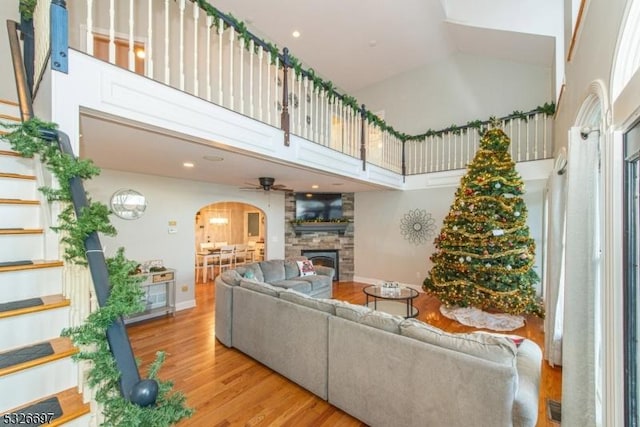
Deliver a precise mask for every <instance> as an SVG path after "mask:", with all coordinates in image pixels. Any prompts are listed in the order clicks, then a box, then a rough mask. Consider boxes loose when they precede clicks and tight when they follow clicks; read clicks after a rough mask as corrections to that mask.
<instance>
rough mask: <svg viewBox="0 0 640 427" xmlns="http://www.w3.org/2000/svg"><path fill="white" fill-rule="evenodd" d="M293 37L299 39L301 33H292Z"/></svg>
mask: <svg viewBox="0 0 640 427" xmlns="http://www.w3.org/2000/svg"><path fill="white" fill-rule="evenodd" d="M291 35H292V36H293V37H294V38H296V39H297V38H298V37H300V31H298V30H295V31H294V32H293V33H291Z"/></svg>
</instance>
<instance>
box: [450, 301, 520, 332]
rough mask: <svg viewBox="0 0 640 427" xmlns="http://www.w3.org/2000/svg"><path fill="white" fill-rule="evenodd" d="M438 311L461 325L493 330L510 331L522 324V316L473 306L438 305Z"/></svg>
mask: <svg viewBox="0 0 640 427" xmlns="http://www.w3.org/2000/svg"><path fill="white" fill-rule="evenodd" d="M440 313H442V314H443V315H444V316H445V317H448V318H449V319H453V320H457V321H458V322H460V323H462V324H463V325H467V326H474V327H476V328H484V329H491V330H493V331H512V330H514V329H518V328H521V327H523V326H524V317H522V316H514V315H511V314H503V313H487V312H486V311H482V310H480V309H479V308H475V307H456V306H453V307H447V306H445V305H444V304H442V305H441V306H440Z"/></svg>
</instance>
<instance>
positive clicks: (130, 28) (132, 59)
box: [128, 0, 136, 71]
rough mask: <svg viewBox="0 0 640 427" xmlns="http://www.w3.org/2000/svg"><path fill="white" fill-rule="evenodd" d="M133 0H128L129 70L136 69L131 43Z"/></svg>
mask: <svg viewBox="0 0 640 427" xmlns="http://www.w3.org/2000/svg"><path fill="white" fill-rule="evenodd" d="M134 25H135V24H134V20H133V0H129V52H128V53H129V71H136V52H135V50H134V43H133V27H134Z"/></svg>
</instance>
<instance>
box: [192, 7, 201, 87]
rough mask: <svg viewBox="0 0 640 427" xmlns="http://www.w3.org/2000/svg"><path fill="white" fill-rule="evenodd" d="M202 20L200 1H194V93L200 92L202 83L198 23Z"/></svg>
mask: <svg viewBox="0 0 640 427" xmlns="http://www.w3.org/2000/svg"><path fill="white" fill-rule="evenodd" d="M199 20H200V7H199V6H198V3H195V2H194V3H193V94H194V95H196V96H198V95H199V94H200V83H199V82H198V68H199V67H198V25H199Z"/></svg>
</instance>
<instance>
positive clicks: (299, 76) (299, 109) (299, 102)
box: [294, 72, 305, 135]
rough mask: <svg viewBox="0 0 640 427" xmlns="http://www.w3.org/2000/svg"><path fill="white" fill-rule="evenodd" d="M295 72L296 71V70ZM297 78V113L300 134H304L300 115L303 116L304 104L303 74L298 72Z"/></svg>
mask: <svg viewBox="0 0 640 427" xmlns="http://www.w3.org/2000/svg"><path fill="white" fill-rule="evenodd" d="M294 73H295V72H294ZM296 79H297V80H298V108H297V111H298V114H297V115H296V118H297V121H298V132H297V134H298V135H302V123H301V122H300V117H301V116H302V104H304V102H305V101H304V98H303V97H302V74H297V75H296Z"/></svg>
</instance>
